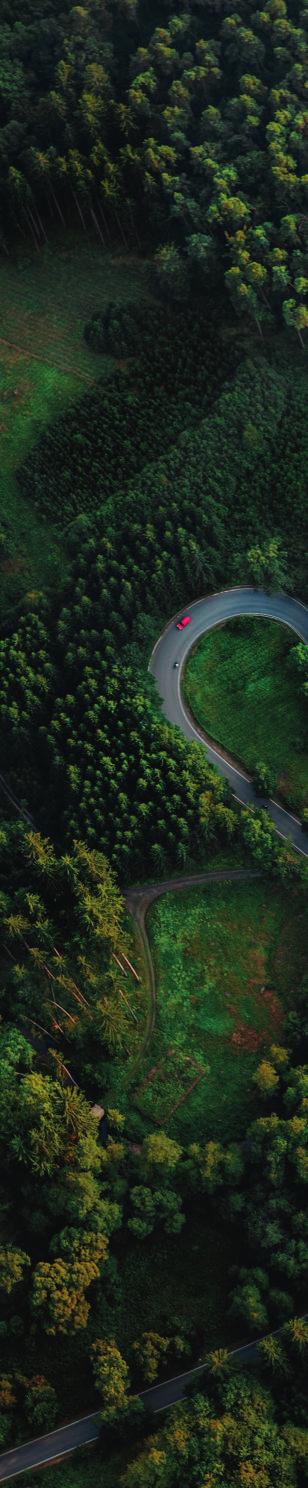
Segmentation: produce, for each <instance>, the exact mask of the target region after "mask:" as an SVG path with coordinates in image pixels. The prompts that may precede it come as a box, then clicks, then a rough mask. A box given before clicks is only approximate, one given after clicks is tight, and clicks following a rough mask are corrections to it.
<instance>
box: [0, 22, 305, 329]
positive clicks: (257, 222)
mask: <svg viewBox="0 0 308 1488" xmlns="http://www.w3.org/2000/svg"><path fill="white" fill-rule="evenodd" d="M159 12H160V13H158V14H157V11H156V12H155V10H154V7H153V6H152V7H151V5H150V4H140V5H139V6H138V5H137V3H136V0H125V3H124V4H122V3H121V4H118V3H117V0H109V3H108V0H106V4H104V6H103V8H101V7H100V6H98V5H97V0H88V3H87V5H85V6H73V7H72V8H71V7H70V5H69V4H68V3H65V4H64V5H62V4H61V6H59V5H58V3H56V4H53V5H50V4H49V3H48V0H46V3H44V4H42V6H41V7H40V14H39V15H38V13H37V7H35V6H33V5H32V4H31V0H30V3H28V4H27V5H26V9H25V11H24V12H23V19H22V22H21V21H20V18H19V12H18V7H16V6H15V3H14V4H13V7H12V6H10V7H8V6H6V4H4V10H3V29H2V39H1V115H2V117H1V195H2V202H3V207H4V209H5V214H6V219H7V220H8V235H10V234H11V232H14V231H19V232H22V231H25V230H27V231H30V232H31V233H32V235H33V238H34V241H40V240H42V239H43V238H44V236H45V233H46V231H47V223H48V222H50V220H53V219H54V218H55V217H56V218H58V219H59V218H60V220H64V218H65V215H66V213H67V210H68V209H69V210H70V204H71V205H72V206H73V209H74V210H75V213H76V215H78V216H79V218H80V219H81V221H83V222H86V221H88V220H89V219H90V221H91V222H93V223H94V224H95V225H96V230H97V232H98V234H99V236H100V238H101V240H102V243H105V244H106V241H107V242H108V235H109V233H110V231H111V230H112V226H114V225H115V226H116V228H117V231H118V233H119V234H120V235H121V237H122V242H123V244H124V246H126V244H127V241H128V240H129V239H131V238H133V240H134V241H135V242H137V244H138V242H140V236H139V232H140V229H139V223H140V220H141V221H142V218H143V214H144V213H145V217H146V222H147V232H148V233H149V234H150V236H151V241H153V234H154V242H155V238H156V240H157V233H158V235H159V239H160V240H162V247H161V252H160V271H161V275H162V278H163V280H165V281H166V283H167V285H169V283H170V281H171V284H172V286H173V289H174V292H175V294H176V295H180V296H182V293H183V292H184V294H185V293H187V292H188V291H189V285H190V282H191V280H192V278H193V279H196V278H197V279H198V278H199V279H200V281H201V283H202V282H203V281H204V280H205V282H207V279H208V277H211V275H214V280H216V279H217V280H218V284H219V283H220V281H221V280H224V281H225V283H226V284H227V286H228V289H229V291H230V294H231V297H232V300H233V302H234V304H235V305H236V308H238V309H239V311H240V312H241V311H242V310H244V311H245V313H247V312H249V313H250V314H251V315H252V316H253V318H254V320H255V322H256V323H257V325H258V326H259V328H260V329H261V326H262V321H263V320H264V319H265V320H266V319H267V316H268V314H269V313H271V311H272V312H273V313H274V314H275V311H276V308H277V309H278V311H281V309H282V314H283V316H284V319H285V322H286V324H287V325H290V326H292V327H294V329H295V330H296V331H297V333H298V335H299V337H300V338H301V337H302V332H303V331H304V329H305V327H307V307H306V305H305V293H306V291H307V279H306V277H305V274H306V270H305V251H306V247H307V217H306V216H305V191H306V186H307V175H306V171H307V155H306V132H305V50H306V25H307V12H306V9H305V5H303V7H302V9H300V7H299V6H298V5H297V4H296V3H292V4H289V6H287V4H286V0H267V3H266V5H265V7H264V10H261V8H260V7H259V8H258V7H257V8H256V9H254V8H253V7H252V6H251V5H249V4H247V3H246V0H243V3H242V4H240V5H239V6H238V8H236V7H235V6H234V5H233V4H232V5H231V7H229V6H228V4H227V3H226V0H225V3H222V4H220V3H219V5H218V6H217V4H216V3H215V0H206V5H205V6H200V4H199V3H198V0H195V3H194V0H190V3H187V5H185V7H184V6H183V8H181V11H180V14H179V15H177V14H174V13H173V12H172V7H171V6H170V5H169V0H167V3H163V4H162V5H161V6H160V7H159ZM164 239H165V240H166V241H165V243H164ZM4 240H5V243H6V247H7V248H8V241H7V237H6V229H4ZM159 246H161V244H160V245H159Z"/></svg>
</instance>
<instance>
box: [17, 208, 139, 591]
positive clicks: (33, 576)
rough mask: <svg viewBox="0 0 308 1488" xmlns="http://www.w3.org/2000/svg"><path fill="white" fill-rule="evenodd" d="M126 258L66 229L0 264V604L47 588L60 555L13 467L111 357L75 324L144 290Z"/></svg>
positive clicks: (57, 575)
mask: <svg viewBox="0 0 308 1488" xmlns="http://www.w3.org/2000/svg"><path fill="white" fill-rule="evenodd" d="M145 275H146V270H145V266H144V265H143V264H142V262H141V261H140V260H139V259H138V260H137V259H136V258H134V257H133V256H128V255H124V256H123V254H121V253H119V252H117V253H106V252H104V251H103V250H102V248H101V246H100V245H99V244H98V243H97V242H93V243H91V242H89V241H88V240H85V239H84V238H83V237H82V238H78V235H77V236H76V233H74V234H71V235H70V234H69V233H65V234H64V233H59V234H57V235H56V236H55V238H54V240H53V241H52V243H47V244H46V246H45V248H44V249H42V250H41V252H40V253H36V252H35V251H33V252H31V249H30V248H29V245H27V250H26V251H25V250H24V249H21V250H20V251H19V252H18V253H15V254H14V255H12V257H11V258H10V259H6V258H5V259H2V260H1V265H0V296H1V335H0V449H1V465H0V531H1V532H2V533H3V537H4V547H3V550H2V559H1V601H0V603H1V607H2V610H3V612H5V611H6V608H7V605H8V604H12V603H13V604H14V601H16V600H18V598H19V596H20V595H22V594H23V593H24V592H25V591H26V590H27V589H31V590H32V589H36V588H44V587H45V585H46V584H47V585H49V586H50V587H53V586H54V584H55V583H56V582H57V583H58V582H59V581H61V577H62V575H63V576H64V575H65V557H64V555H63V551H62V549H61V546H60V544H59V541H58V539H57V537H56V534H55V531H54V530H53V525H52V512H50V522H49V521H48V525H47V524H46V523H44V522H43V521H42V520H40V519H39V518H38V517H37V516H36V514H35V512H34V511H33V510H32V507H31V505H30V503H28V502H27V501H26V500H25V499H23V498H22V496H21V494H20V491H19V488H18V485H17V482H16V480H15V472H16V469H17V466H18V465H20V464H21V461H22V459H23V456H24V455H25V454H26V453H27V451H28V450H29V448H30V447H31V445H32V444H34V442H35V440H36V439H37V437H38V434H39V433H40V430H41V428H42V427H43V426H44V424H46V423H47V422H48V421H49V420H50V419H52V418H54V417H56V416H57V414H58V413H59V412H60V411H61V410H62V408H64V407H65V405H66V404H67V403H68V402H69V401H70V400H71V399H73V398H77V397H78V396H79V394H80V393H82V392H83V391H84V389H85V388H86V387H89V386H90V384H91V382H92V381H93V380H95V379H96V378H97V377H98V376H102V374H103V372H104V370H105V371H106V372H108V371H109V368H110V366H111V364H112V363H111V359H110V358H109V357H101V356H98V355H96V354H95V353H94V352H92V351H90V348H89V347H88V346H87V344H86V342H85V340H84V336H83V331H84V325H85V323H86V321H87V320H89V318H90V316H91V315H92V314H93V312H94V311H95V310H97V309H100V308H101V307H103V306H104V305H105V304H107V303H108V301H109V300H112V299H114V300H116V301H117V303H118V304H119V303H122V304H123V303H125V302H126V301H127V300H132V299H138V300H140V297H141V296H142V295H143V294H146V287H145Z"/></svg>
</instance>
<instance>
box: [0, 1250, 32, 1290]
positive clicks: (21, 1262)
mask: <svg viewBox="0 0 308 1488" xmlns="http://www.w3.org/2000/svg"><path fill="white" fill-rule="evenodd" d="M29 1265H30V1257H29V1256H28V1255H25V1252H24V1251H23V1250H15V1249H14V1247H13V1245H7V1246H1V1249H0V1287H3V1290H4V1292H7V1293H8V1294H10V1293H11V1292H12V1291H13V1287H15V1286H17V1285H18V1282H19V1281H22V1279H23V1274H24V1271H25V1270H26V1268H27V1267H28V1266H29Z"/></svg>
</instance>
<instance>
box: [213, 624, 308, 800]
mask: <svg viewBox="0 0 308 1488" xmlns="http://www.w3.org/2000/svg"><path fill="white" fill-rule="evenodd" d="M296 639H297V638H296V636H294V633H293V631H290V630H287V629H286V628H285V627H284V626H281V625H278V624H276V623H275V621H271V620H262V619H244V620H243V619H238V620H231V621H228V623H227V624H226V625H224V626H221V627H219V628H218V629H217V630H213V631H212V632H211V634H210V635H207V636H203V637H202V640H201V641H200V642H199V643H198V645H197V646H196V647H195V649H194V651H193V652H192V653H191V656H190V657H189V659H188V662H187V665H186V668H185V677H184V695H185V698H186V702H187V703H188V706H189V708H190V710H191V712H192V713H193V715H194V718H196V719H197V721H198V723H200V724H201V726H202V728H204V729H205V731H206V732H207V733H208V734H210V735H211V737H212V738H213V739H215V740H217V743H219V744H221V745H222V746H223V747H224V748H225V749H226V750H228V751H229V752H230V754H233V755H234V756H235V758H236V759H238V760H239V761H241V762H242V764H244V765H246V768H247V769H248V770H251V771H253V770H254V767H255V765H256V764H257V763H258V761H260V760H263V761H264V763H265V764H267V765H268V766H270V767H271V768H272V770H273V773H274V776H275V778H276V782H277V784H276V786H275V792H276V793H277V792H278V793H279V795H280V796H281V798H282V800H284V801H287V802H288V803H289V804H290V805H291V806H293V807H295V809H297V810H299V811H301V810H302V809H303V807H304V806H305V805H308V747H307V746H308V713H307V705H306V704H305V700H304V699H302V698H301V696H300V694H299V690H298V685H297V678H296V676H295V675H294V674H293V673H292V672H291V670H289V668H288V653H289V651H290V648H291V646H295V645H296Z"/></svg>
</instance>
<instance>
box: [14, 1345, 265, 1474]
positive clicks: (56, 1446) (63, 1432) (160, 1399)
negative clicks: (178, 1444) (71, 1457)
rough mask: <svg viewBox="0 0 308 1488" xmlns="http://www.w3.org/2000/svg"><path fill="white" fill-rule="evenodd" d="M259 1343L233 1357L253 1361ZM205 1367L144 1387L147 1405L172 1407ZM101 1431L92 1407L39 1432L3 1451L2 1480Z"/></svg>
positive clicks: (156, 1408)
mask: <svg viewBox="0 0 308 1488" xmlns="http://www.w3.org/2000/svg"><path fill="white" fill-rule="evenodd" d="M278 1333H281V1328H276V1330H275V1334H278ZM257 1343H260V1339H256V1340H255V1342H254V1343H244V1344H243V1346H242V1348H238V1349H232V1350H231V1351H230V1358H234V1359H238V1362H239V1364H244V1365H245V1364H248V1365H249V1364H251V1363H253V1361H254V1359H255V1357H256V1351H257ZM205 1367H206V1366H205V1365H204V1364H197V1365H196V1366H195V1368H194V1369H187V1370H186V1372H185V1373H184V1374H176V1375H174V1376H173V1379H169V1380H165V1383H164V1384H162V1385H152V1386H151V1388H150V1389H149V1390H140V1396H139V1399H140V1400H143V1403H144V1406H145V1408H146V1409H147V1410H149V1411H151V1412H152V1413H153V1415H154V1416H156V1415H158V1414H159V1412H160V1411H164V1410H169V1407H170V1406H171V1405H176V1404H177V1402H178V1401H179V1400H183V1396H184V1395H185V1391H186V1390H187V1388H188V1386H189V1385H192V1384H193V1381H194V1380H195V1379H197V1377H198V1375H199V1374H200V1375H202V1374H204V1371H205ZM99 1434H100V1418H99V1415H98V1413H97V1411H92V1412H91V1414H90V1415H89V1416H80V1417H79V1419H78V1420H76V1421H70V1422H69V1424H68V1425H67V1426H59V1427H56V1429H55V1431H49V1432H48V1433H47V1435H46V1436H38V1437H36V1438H35V1440H34V1441H29V1442H26V1444H25V1445H24V1446H22V1447H12V1448H11V1450H10V1451H9V1452H2V1453H1V1456H0V1483H7V1482H8V1481H9V1479H10V1478H16V1477H18V1475H19V1474H20V1473H23V1472H29V1471H30V1469H31V1468H36V1467H43V1466H44V1465H46V1464H47V1463H48V1462H49V1463H50V1462H54V1461H56V1460H59V1459H62V1457H65V1456H66V1455H67V1454H68V1453H69V1452H75V1451H76V1449H77V1448H78V1447H79V1448H80V1447H86V1446H88V1445H89V1444H90V1442H96V1441H97V1440H98V1437H99Z"/></svg>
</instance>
